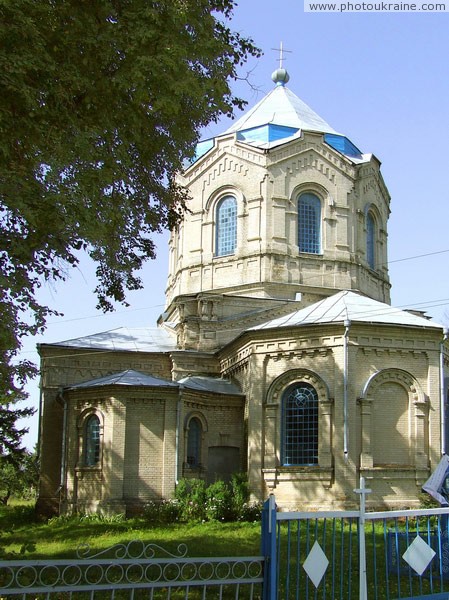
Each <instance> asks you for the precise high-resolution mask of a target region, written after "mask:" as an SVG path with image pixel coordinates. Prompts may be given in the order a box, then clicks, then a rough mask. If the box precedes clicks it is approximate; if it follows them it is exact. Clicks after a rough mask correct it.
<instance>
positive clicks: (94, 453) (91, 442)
mask: <svg viewBox="0 0 449 600" xmlns="http://www.w3.org/2000/svg"><path fill="white" fill-rule="evenodd" d="M99 461H100V419H99V418H98V417H97V416H96V415H91V416H90V417H89V418H88V419H87V420H86V424H85V430H84V466H86V467H95V466H96V465H97V464H98V463H99Z"/></svg>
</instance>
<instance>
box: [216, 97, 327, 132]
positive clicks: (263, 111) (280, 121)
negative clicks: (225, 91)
mask: <svg viewBox="0 0 449 600" xmlns="http://www.w3.org/2000/svg"><path fill="white" fill-rule="evenodd" d="M268 123H270V124H273V125H281V126H284V127H296V128H298V129H302V130H305V131H318V132H320V133H337V132H336V131H335V129H333V127H331V126H330V125H329V124H328V123H326V121H325V120H324V119H322V118H321V117H320V116H319V115H318V114H317V113H316V112H315V111H313V110H312V109H311V108H310V107H309V106H308V105H307V104H306V103H305V102H303V101H302V100H301V99H300V98H298V96H296V95H295V94H294V93H293V92H292V91H290V90H289V89H288V88H286V87H284V86H276V87H275V88H273V89H272V90H271V92H269V93H268V94H267V95H266V96H265V97H264V98H262V100H260V102H258V103H257V104H256V105H255V106H254V107H253V108H252V109H251V110H249V111H248V112H247V113H245V114H244V115H243V116H242V117H240V119H238V120H237V121H236V122H235V123H234V124H233V125H232V126H231V127H230V128H229V129H227V131H226V132H225V133H234V132H237V131H242V130H245V129H251V128H253V127H260V126H261V125H267V124H268ZM284 141H285V140H284Z"/></svg>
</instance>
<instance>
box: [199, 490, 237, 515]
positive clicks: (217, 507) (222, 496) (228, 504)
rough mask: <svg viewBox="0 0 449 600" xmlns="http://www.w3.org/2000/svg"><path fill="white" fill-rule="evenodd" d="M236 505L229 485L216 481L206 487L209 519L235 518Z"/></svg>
mask: <svg viewBox="0 0 449 600" xmlns="http://www.w3.org/2000/svg"><path fill="white" fill-rule="evenodd" d="M233 509H234V506H233V500H232V494H231V490H230V488H229V486H227V485H226V484H225V482H224V481H216V482H215V483H213V484H212V485H210V486H209V487H208V488H207V489H206V518H207V520H208V521H232V520H234V515H235V513H234V510H233Z"/></svg>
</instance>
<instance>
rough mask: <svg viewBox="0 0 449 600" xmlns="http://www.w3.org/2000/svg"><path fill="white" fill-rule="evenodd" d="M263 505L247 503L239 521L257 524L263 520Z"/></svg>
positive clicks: (238, 517)
mask: <svg viewBox="0 0 449 600" xmlns="http://www.w3.org/2000/svg"><path fill="white" fill-rule="evenodd" d="M262 508H263V504H262V503H261V502H245V503H244V504H243V505H242V506H241V508H240V512H239V513H238V515H237V521H245V522H248V523H256V522H258V521H260V520H261V518H262Z"/></svg>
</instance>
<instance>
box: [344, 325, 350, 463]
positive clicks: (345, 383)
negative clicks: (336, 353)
mask: <svg viewBox="0 0 449 600" xmlns="http://www.w3.org/2000/svg"><path fill="white" fill-rule="evenodd" d="M344 325H345V334H344V338H343V454H344V459H345V462H347V461H348V362H349V361H348V342H349V329H350V327H351V321H349V319H347V320H346V321H345V322H344Z"/></svg>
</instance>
